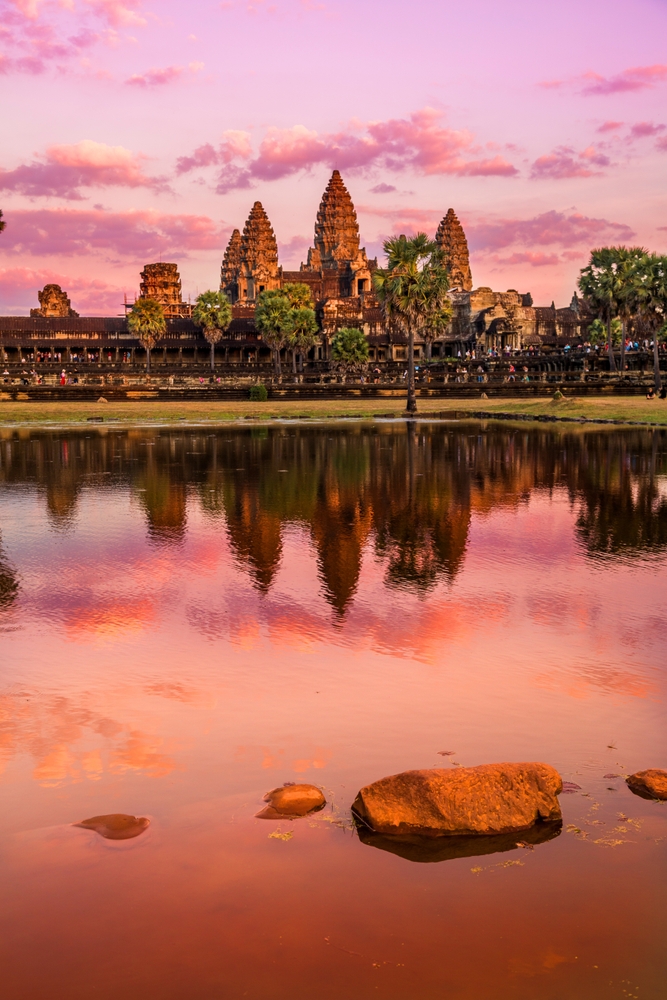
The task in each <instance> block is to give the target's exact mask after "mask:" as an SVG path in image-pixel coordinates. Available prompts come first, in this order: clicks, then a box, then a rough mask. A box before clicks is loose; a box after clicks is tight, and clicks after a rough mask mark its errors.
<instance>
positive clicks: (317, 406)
mask: <svg viewBox="0 0 667 1000" xmlns="http://www.w3.org/2000/svg"><path fill="white" fill-rule="evenodd" d="M418 406H419V414H418V415H419V416H421V417H428V415H429V414H443V415H445V414H446V415H447V416H449V415H451V416H452V417H454V416H463V415H465V414H466V413H474V412H479V411H484V412H485V413H490V414H492V413H502V414H506V413H512V414H517V415H522V416H523V415H529V416H534V417H536V418H537V417H540V416H545V415H548V416H556V417H575V418H576V417H586V418H587V419H588V420H600V419H602V420H629V421H641V422H643V423H660V424H664V425H666V426H667V400H665V401H661V400H658V399H656V400H653V401H649V400H647V399H645V398H644V397H643V396H614V397H609V396H601V397H599V398H591V397H585V398H582V399H577V398H574V397H566V398H565V399H562V400H558V401H556V400H553V399H551V398H549V397H545V398H538V399H530V400H514V399H453V400H447V399H424V400H419V402H418ZM404 412H405V402H404V400H402V399H357V400H354V399H350V400H326V399H322V400H303V401H301V402H299V401H296V402H286V401H282V400H278V401H275V402H271V401H268V402H266V403H253V402H250V401H229V402H228V401H224V400H223V401H216V400H211V401H210V402H206V401H204V402H181V403H179V402H169V401H167V402H161V401H155V402H153V401H150V400H146V401H143V400H142V401H132V402H121V403H94V402H91V403H67V402H62V403H58V402H45V403H41V402H31V401H26V402H18V403H17V402H13V401H2V402H0V425H4V426H7V425H10V426H11V425H16V424H22V425H27V424H30V425H49V424H57V425H60V426H62V425H64V424H73V425H76V424H85V423H86V422H87V421H88V419H89V418H91V417H103V418H104V423H105V424H106V423H121V424H124V425H132V424H134V425H137V424H178V423H195V424H196V423H224V422H227V421H235V420H243V419H244V418H246V419H252V420H268V419H276V418H278V419H281V418H282V419H286V418H295V417H297V418H298V417H302V418H306V417H308V418H310V419H315V420H317V419H325V418H330V417H341V418H344V417H365V418H367V419H369V418H373V417H374V416H378V415H382V416H388V415H389V414H392V415H394V416H396V417H401V416H403V415H404Z"/></svg>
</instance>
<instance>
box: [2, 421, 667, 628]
mask: <svg viewBox="0 0 667 1000" xmlns="http://www.w3.org/2000/svg"><path fill="white" fill-rule="evenodd" d="M410 426H411V427H412V429H411V430H407V429H406V427H405V426H396V425H376V426H374V427H372V428H369V427H363V426H360V425H357V426H354V427H350V426H346V427H344V428H343V427H341V426H337V425H333V426H327V427H302V426H296V425H295V426H292V427H289V426H287V427H271V428H267V427H263V428H255V429H248V428H244V429H243V430H241V429H235V430H234V431H230V430H220V431H217V432H216V433H210V432H209V433H204V432H203V431H195V430H163V431H151V432H149V431H120V430H119V431H105V433H104V434H103V435H102V434H100V435H99V436H98V435H96V434H95V433H92V434H88V435H81V434H77V433H76V432H69V433H68V434H66V435H63V434H62V432H60V433H58V434H55V433H49V432H38V433H35V434H31V435H30V437H29V438H28V439H26V440H21V441H19V440H18V439H17V438H16V437H15V436H14V437H13V438H12V439H11V441H10V445H11V446H10V447H5V451H3V461H2V463H1V464H0V483H5V484H11V483H20V484H26V483H29V484H33V485H35V486H36V487H37V488H38V490H40V491H41V493H42V496H44V497H45V499H46V504H47V509H48V511H49V516H50V519H51V520H52V522H54V523H58V524H60V525H63V526H65V525H67V524H70V523H71V522H72V519H73V518H74V517H75V513H76V506H77V502H78V500H77V498H78V496H79V495H80V492H81V489H82V487H83V486H84V485H85V484H88V485H89V487H90V488H95V486H96V484H98V483H99V482H100V481H103V482H105V483H106V484H109V486H110V487H111V488H113V487H122V488H123V489H126V488H127V487H128V486H129V487H130V489H133V490H136V491H137V494H136V495H137V497H138V498H139V500H140V503H141V505H142V508H143V510H144V512H145V516H146V522H147V529H148V535H149V538H151V539H153V540H154V541H157V542H160V543H162V544H164V543H178V542H180V541H182V540H183V539H184V538H185V534H186V530H187V512H188V503H192V502H193V499H194V498H195V497H197V498H198V500H199V504H200V506H201V509H202V511H203V512H204V514H205V515H206V516H207V517H209V518H210V519H211V524H212V525H213V526H214V528H217V525H218V524H220V526H221V528H222V526H223V525H224V529H223V530H226V531H227V535H228V538H229V541H230V545H231V548H232V551H233V552H234V555H235V557H236V559H237V560H238V562H239V563H240V565H242V566H243V567H244V568H245V570H246V571H247V572H248V573H249V574H250V576H251V578H252V579H253V581H254V583H255V585H256V586H257V587H258V589H259V590H260V591H261V592H262V593H267V592H268V590H269V589H270V587H271V585H272V583H273V581H274V579H275V576H276V573H277V571H278V568H279V566H280V560H281V557H282V552H283V531H284V529H285V527H287V526H293V527H295V528H297V529H299V528H300V529H302V531H303V533H304V534H303V537H304V538H306V539H309V540H310V542H311V543H312V545H313V547H314V549H315V552H316V559H317V566H318V572H319V576H320V580H321V584H322V593H323V594H324V596H325V597H326V599H327V600H328V601H329V603H330V604H331V606H332V607H333V608H334V609H335V611H336V613H337V615H343V614H345V613H346V611H347V610H348V608H349V607H350V604H351V601H352V599H353V597H354V594H355V592H356V589H357V586H358V581H359V575H360V571H361V565H362V557H363V552H364V548H365V547H366V546H367V545H368V544H369V542H372V544H373V545H374V548H375V552H376V554H377V555H378V557H379V558H381V559H382V560H383V561H384V564H385V570H386V581H387V583H389V584H391V585H395V586H401V587H406V588H409V589H413V590H416V591H417V592H424V591H426V590H428V589H429V588H430V587H432V586H434V585H435V584H436V583H437V582H438V581H439V580H448V581H453V580H454V579H455V577H456V575H457V574H458V573H459V572H460V570H461V568H462V566H463V563H464V559H465V553H466V547H467V543H468V532H469V528H470V523H471V520H472V517H473V515H476V516H480V515H481V516H484V515H486V514H488V513H490V512H492V511H494V510H497V509H498V507H499V506H505V507H507V506H510V507H512V508H517V507H518V506H519V505H520V504H522V503H525V502H526V501H527V500H528V499H529V498H530V496H531V495H532V494H533V493H534V491H536V490H537V491H541V492H544V493H545V494H548V493H549V492H550V491H551V490H554V489H565V490H567V491H568V493H569V496H570V499H571V502H572V504H573V506H574V507H575V509H577V510H578V518H577V524H576V531H577V534H578V536H579V538H580V539H581V541H582V543H583V545H584V547H585V550H586V551H587V552H588V553H589V554H591V555H595V554H598V553H605V552H608V553H617V552H628V553H642V552H646V551H656V550H658V549H662V548H664V547H665V546H667V496H665V494H664V491H663V493H661V492H660V486H661V484H664V482H665V478H664V477H665V474H666V473H667V456H666V449H665V440H666V439H665V434H664V433H663V432H655V431H654V432H648V431H644V430H636V431H623V432H620V433H619V432H615V431H611V430H604V431H603V430H600V431H593V430H590V429H587V430H586V431H585V432H581V431H578V430H577V431H574V432H570V431H569V430H568V431H565V430H553V429H550V428H539V429H534V428H524V427H516V426H507V427H503V426H492V427H490V428H487V429H486V430H484V431H481V430H480V428H479V425H476V424H473V423H471V424H466V423H460V424H457V425H455V426H453V425H451V424H450V425H442V424H433V425H430V426H429V425H428V424H425V423H421V424H417V425H415V426H413V425H410ZM11 435H15V432H11V434H10V437H11ZM2 440H3V442H5V443H6V438H3V439H2ZM102 476H104V477H105V478H104V480H101V477H102ZM661 477H662V478H661ZM517 541H518V542H520V539H517ZM5 574H6V571H5ZM10 576H11V574H10ZM6 586H8V587H9V590H8V591H7V592H8V593H9V592H10V591H11V592H12V593H14V590H13V589H12V588H13V585H11V584H8V585H6Z"/></svg>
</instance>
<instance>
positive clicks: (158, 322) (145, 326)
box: [127, 299, 167, 372]
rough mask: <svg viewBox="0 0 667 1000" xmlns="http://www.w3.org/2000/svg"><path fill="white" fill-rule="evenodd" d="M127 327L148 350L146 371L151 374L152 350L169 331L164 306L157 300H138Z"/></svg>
mask: <svg viewBox="0 0 667 1000" xmlns="http://www.w3.org/2000/svg"><path fill="white" fill-rule="evenodd" d="M127 326H128V329H129V331H130V333H133V334H134V335H135V336H136V337H138V338H139V340H140V342H141V345H142V347H144V348H145V349H146V371H147V372H149V371H150V370H151V349H152V348H153V347H155V344H156V342H157V341H158V340H159V339H160V337H162V336H164V333H165V331H166V329H167V323H166V320H165V318H164V310H163V308H162V306H161V305H160V303H159V302H156V301H155V299H137V301H136V302H135V303H134V305H133V306H132V308H131V310H130V312H129V315H128V317H127Z"/></svg>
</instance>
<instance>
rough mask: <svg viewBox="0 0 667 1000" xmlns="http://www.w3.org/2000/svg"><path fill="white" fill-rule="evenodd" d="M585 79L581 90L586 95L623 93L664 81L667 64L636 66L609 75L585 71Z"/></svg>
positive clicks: (644, 88)
mask: <svg viewBox="0 0 667 1000" xmlns="http://www.w3.org/2000/svg"><path fill="white" fill-rule="evenodd" d="M583 79H584V80H586V81H588V82H587V83H586V84H585V86H584V87H583V89H582V90H581V93H582V94H584V95H585V96H586V97H592V96H607V95H609V94H622V93H627V92H629V91H635V90H646V89H647V88H649V87H655V86H656V84H658V83H664V82H665V81H667V65H666V64H664V63H656V64H655V65H653V66H634V67H632V68H631V69H625V70H623V72H622V73H617V74H616V75H615V76H608V77H604V76H600V74H599V73H585V74H584V76H583Z"/></svg>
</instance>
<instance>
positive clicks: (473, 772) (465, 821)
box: [352, 763, 563, 837]
mask: <svg viewBox="0 0 667 1000" xmlns="http://www.w3.org/2000/svg"><path fill="white" fill-rule="evenodd" d="M562 787H563V782H562V780H561V776H560V775H559V773H558V771H556V770H555V769H554V768H553V767H550V766H549V765H548V764H532V763H531V764H482V765H481V766H480V767H459V768H457V769H456V770H455V771H446V770H444V769H442V768H432V769H430V770H428V771H404V772H402V773H401V774H393V775H391V776H390V777H388V778H381V779H380V781H376V782H374V783H373V784H372V785H367V786H366V787H365V788H362V789H361V791H360V792H359V794H358V795H357V797H356V799H355V800H354V802H353V804H352V812H353V814H354V815H355V817H356V818H357V819H358V820H359V821H360V822H361V823H363V824H364V825H365V826H367V827H369V828H370V829H371V830H375V831H376V832H377V833H384V834H397V835H399V836H405V835H406V834H407V835H409V834H420V835H422V836H431V837H440V836H447V835H450V836H451V835H453V834H455V835H461V834H468V835H480V834H482V835H484V834H500V833H513V832H518V831H520V830H528V829H529V828H530V827H531V826H532V825H533V824H534V823H536V822H537V821H539V820H542V821H546V822H560V821H561V811H560V804H559V802H558V798H557V796H558V794H559V792H560V791H561V789H562Z"/></svg>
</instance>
